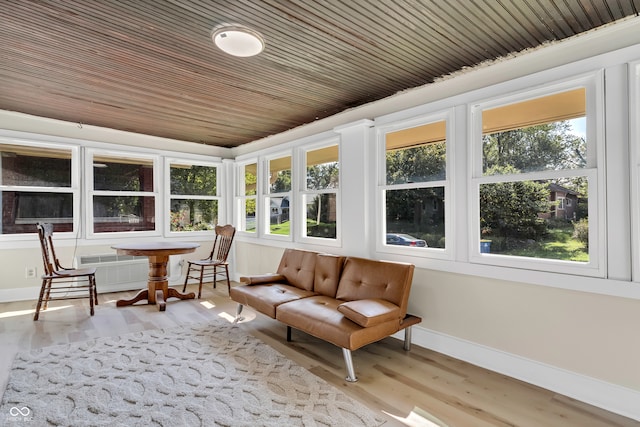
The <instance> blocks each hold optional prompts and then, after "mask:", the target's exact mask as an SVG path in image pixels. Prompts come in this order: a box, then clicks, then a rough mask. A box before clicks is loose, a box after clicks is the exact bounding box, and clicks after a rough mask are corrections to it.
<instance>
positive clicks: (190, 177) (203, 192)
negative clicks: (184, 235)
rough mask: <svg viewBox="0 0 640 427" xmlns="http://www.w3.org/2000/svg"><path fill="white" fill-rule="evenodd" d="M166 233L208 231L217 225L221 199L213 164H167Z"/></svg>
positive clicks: (175, 162)
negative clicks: (167, 207)
mask: <svg viewBox="0 0 640 427" xmlns="http://www.w3.org/2000/svg"><path fill="white" fill-rule="evenodd" d="M169 188H170V197H169V207H170V209H169V231H170V232H185V231H190V232H193V231H208V230H213V229H214V228H215V226H216V224H218V212H219V204H220V197H219V195H218V188H219V185H218V168H217V167H216V166H214V165H206V164H199V165H195V164H192V163H191V162H180V161H171V162H170V163H169Z"/></svg>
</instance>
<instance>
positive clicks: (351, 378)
mask: <svg viewBox="0 0 640 427" xmlns="http://www.w3.org/2000/svg"><path fill="white" fill-rule="evenodd" d="M342 355H343V356H344V363H345V365H346V366H347V377H346V378H345V380H346V381H347V382H350V383H355V382H356V381H358V378H357V377H356V371H355V370H354V369H353V359H352V358H351V350H349V349H346V348H343V349H342Z"/></svg>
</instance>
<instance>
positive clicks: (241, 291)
mask: <svg viewBox="0 0 640 427" xmlns="http://www.w3.org/2000/svg"><path fill="white" fill-rule="evenodd" d="M413 270H414V266H413V265H412V264H407V263H400V262H390V261H376V260H371V259H364V258H355V257H343V256H337V255H330V254H323V253H317V252H311V251H304V250H299V249H286V250H285V252H284V254H283V255H282V259H281V260H280V265H279V266H278V270H277V272H276V273H273V274H265V275H259V276H250V277H241V278H240V281H241V282H242V283H245V285H244V286H236V287H233V288H231V291H230V292H229V295H230V296H231V299H233V300H234V301H236V302H237V303H238V309H237V313H236V321H237V320H239V319H241V317H240V315H241V312H242V308H243V306H245V305H247V306H249V307H252V308H253V309H255V310H257V311H259V312H261V313H263V314H266V315H267V316H269V317H271V318H273V319H277V320H279V321H280V322H282V323H284V324H286V325H287V341H291V328H295V329H298V330H300V331H303V332H306V333H308V334H310V335H313V336H315V337H317V338H320V339H323V340H325V341H328V342H330V343H332V344H334V345H337V346H338V347H341V348H342V352H343V356H344V359H345V364H346V368H347V378H346V379H347V381H357V378H356V375H355V370H354V368H353V361H352V357H351V351H352V350H357V349H358V348H360V347H362V346H365V345H367V344H370V343H372V342H375V341H379V340H381V339H382V338H385V337H387V336H390V335H392V334H394V333H396V332H398V331H400V330H402V329H404V331H405V339H404V348H405V350H409V349H410V348H411V327H412V326H413V325H415V324H417V323H420V322H421V321H422V319H421V318H419V317H417V316H413V315H410V314H407V302H408V300H409V292H410V289H411V281H412V279H413Z"/></svg>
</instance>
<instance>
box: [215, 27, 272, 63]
mask: <svg viewBox="0 0 640 427" xmlns="http://www.w3.org/2000/svg"><path fill="white" fill-rule="evenodd" d="M211 38H212V39H213V42H214V43H215V45H216V46H218V48H219V49H220V50H222V51H223V52H226V53H228V54H229V55H233V56H240V57H248V56H254V55H257V54H259V53H260V52H262V51H263V50H264V40H263V39H262V36H261V35H260V33H258V32H257V31H254V30H252V29H250V28H247V27H243V26H241V25H222V26H219V27H216V28H214V29H213V31H212V32H211Z"/></svg>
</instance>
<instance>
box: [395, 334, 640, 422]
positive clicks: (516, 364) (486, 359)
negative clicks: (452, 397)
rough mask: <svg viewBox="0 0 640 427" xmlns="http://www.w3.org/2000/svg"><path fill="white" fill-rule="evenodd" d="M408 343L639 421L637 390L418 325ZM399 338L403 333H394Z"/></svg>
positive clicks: (639, 411)
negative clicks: (410, 342)
mask: <svg viewBox="0 0 640 427" xmlns="http://www.w3.org/2000/svg"><path fill="white" fill-rule="evenodd" d="M412 332H413V333H412V340H411V341H412V343H414V344H416V345H419V346H421V347H425V348H428V349H430V350H434V351H437V352H438V353H443V354H446V355H449V356H451V357H455V358H456V359H460V360H464V361H465V362H469V363H472V364H474V365H477V366H480V367H482V368H486V369H489V370H491V371H494V372H499V373H501V374H504V375H507V376H510V377H513V378H516V379H518V380H522V381H525V382H527V383H530V384H534V385H536V386H539V387H542V388H545V389H547V390H552V391H554V392H556V393H559V394H562V395H565V396H568V397H571V398H573V399H576V400H579V401H581V402H585V403H588V404H590V405H593V406H597V407H599V408H602V409H605V410H607V411H610V412H614V413H616V414H619V415H622V416H625V417H628V418H632V419H634V420H638V421H640V405H639V404H638V402H640V391H637V390H632V389H629V388H626V387H622V386H619V385H615V384H611V383H608V382H606V381H602V380H599V379H595V378H591V377H588V376H585V375H581V374H578V373H575V372H571V371H568V370H566V369H562V368H558V367H556V366H552V365H547V364H545V363H540V362H537V361H535V360H531V359H527V358H525V357H521V356H518V355H515V354H511V353H507V352H504V351H501V350H496V349H494V348H491V347H487V346H483V345H480V344H476V343H474V342H471V341H467V340H464V339H460V338H456V337H454V336H451V335H447V334H443V333H440V332H436V331H432V330H429V329H426V328H423V327H420V326H414V327H413V330H412ZM394 336H395V337H396V338H398V339H401V340H403V339H404V333H403V332H399V333H397V334H396V335H394Z"/></svg>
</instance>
